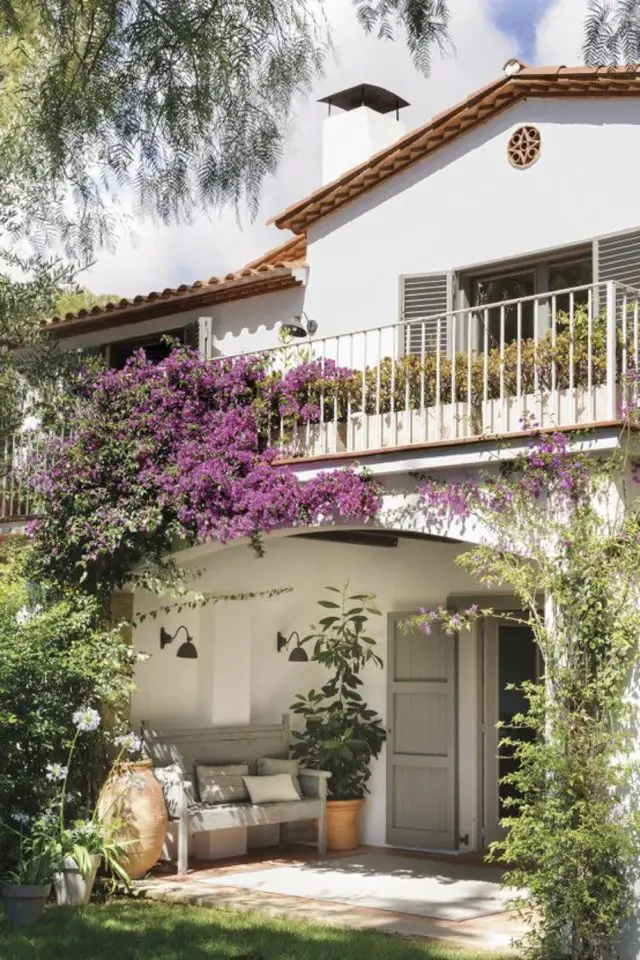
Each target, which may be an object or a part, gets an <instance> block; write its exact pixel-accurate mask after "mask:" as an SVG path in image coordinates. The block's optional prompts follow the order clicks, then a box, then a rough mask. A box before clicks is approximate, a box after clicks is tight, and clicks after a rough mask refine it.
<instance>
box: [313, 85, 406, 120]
mask: <svg viewBox="0 0 640 960" xmlns="http://www.w3.org/2000/svg"><path fill="white" fill-rule="evenodd" d="M318 103H328V104H329V109H331V107H338V108H339V109H340V110H355V109H357V107H369V109H370V110H375V111H376V112H377V113H391V111H392V110H400V109H402V107H408V106H409V102H408V101H407V100H403V99H402V97H399V96H398V95H397V94H396V93H392V92H391V90H385V88H384V87H376V86H375V85H374V84H372V83H359V84H358V85H357V86H355V87H349V89H348V90H340V91H339V92H338V93H332V94H330V95H329V96H328V97H320V99H319V100H318Z"/></svg>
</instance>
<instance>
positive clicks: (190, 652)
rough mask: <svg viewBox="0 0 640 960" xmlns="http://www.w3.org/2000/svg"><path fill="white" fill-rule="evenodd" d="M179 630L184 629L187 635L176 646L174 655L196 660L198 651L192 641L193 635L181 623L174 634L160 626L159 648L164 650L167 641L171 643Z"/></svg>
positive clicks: (183, 658)
mask: <svg viewBox="0 0 640 960" xmlns="http://www.w3.org/2000/svg"><path fill="white" fill-rule="evenodd" d="M181 630H184V632H185V634H186V635H187V639H186V640H185V641H184V643H181V644H180V646H179V647H178V652H177V653H176V657H180V658H181V659H182V660H197V659H198V651H197V650H196V646H195V644H194V642H193V637H192V636H191V634H190V633H189V631H188V630H187V628H186V627H185V626H183V625H181V626H179V627H178V629H177V630H176V632H175V633H174V634H170V633H169V631H168V630H165V628H164V627H160V649H161V650H164V648H165V647H166V646H167V644H168V643H173V641H174V640H175V638H176V637H177V636H178V634H179V633H180V631H181Z"/></svg>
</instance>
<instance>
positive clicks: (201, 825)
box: [142, 714, 331, 874]
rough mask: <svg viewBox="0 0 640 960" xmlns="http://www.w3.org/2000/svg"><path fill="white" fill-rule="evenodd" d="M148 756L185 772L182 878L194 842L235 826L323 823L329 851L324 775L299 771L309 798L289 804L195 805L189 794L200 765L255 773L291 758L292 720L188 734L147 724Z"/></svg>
mask: <svg viewBox="0 0 640 960" xmlns="http://www.w3.org/2000/svg"><path fill="white" fill-rule="evenodd" d="M142 742H143V751H144V753H145V755H146V756H148V757H149V758H150V759H151V760H152V762H153V765H154V767H165V766H168V765H169V764H172V763H176V764H178V766H179V767H180V770H181V771H182V789H181V793H180V797H181V802H180V808H179V816H178V817H177V821H178V873H179V874H184V873H186V872H187V864H188V858H189V839H190V837H191V835H192V834H194V833H199V832H201V831H205V830H229V829H232V828H234V827H255V826H263V825H264V824H279V825H281V824H284V823H294V822H295V821H300V820H317V821H318V841H317V846H318V851H319V852H320V854H325V853H326V850H327V781H328V779H329V777H330V776H331V774H330V773H327V772H326V771H324V770H306V769H301V770H300V771H299V780H300V787H301V790H302V794H303V797H302V799H301V800H298V801H291V802H287V803H262V804H252V803H250V802H241V803H237V802H236V803H219V804H202V803H195V804H194V803H191V805H189V797H188V793H187V790H189V789H191V791H192V795H193V787H192V785H193V783H194V781H195V779H196V776H195V766H196V763H198V764H213V765H216V766H219V765H223V764H230V763H248V764H249V765H250V772H251V773H255V770H254V769H253V767H254V766H255V763H256V761H257V760H260V759H261V758H262V757H284V758H287V757H289V716H288V714H285V715H284V716H283V718H282V722H281V723H273V724H265V725H261V726H258V725H255V724H254V725H250V726H234V727H201V728H192V729H186V730H153V729H151V727H149V725H148V724H147V723H146V722H144V723H143V724H142Z"/></svg>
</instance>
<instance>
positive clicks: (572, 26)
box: [536, 0, 588, 66]
mask: <svg viewBox="0 0 640 960" xmlns="http://www.w3.org/2000/svg"><path fill="white" fill-rule="evenodd" d="M587 4H588V0H555V2H554V3H553V4H552V5H551V6H550V7H549V8H548V9H547V11H546V13H545V14H544V15H543V16H542V18H541V20H540V22H539V23H538V27H537V30H536V61H537V63H544V64H547V65H552V64H563V65H564V66H575V64H578V63H582V37H583V31H584V21H585V17H586V13H587Z"/></svg>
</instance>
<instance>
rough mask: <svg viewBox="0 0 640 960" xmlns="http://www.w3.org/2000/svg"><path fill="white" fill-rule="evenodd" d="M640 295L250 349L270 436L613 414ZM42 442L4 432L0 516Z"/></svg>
mask: <svg viewBox="0 0 640 960" xmlns="http://www.w3.org/2000/svg"><path fill="white" fill-rule="evenodd" d="M639 302H640V291H637V290H635V289H633V288H631V287H627V286H625V285H623V284H619V283H614V282H608V283H606V284H593V285H589V286H582V287H574V288H571V289H567V290H558V291H555V292H553V293H545V294H540V295H536V296H532V297H525V298H521V299H518V300H509V301H501V302H500V303H494V304H483V305H482V306H480V307H474V308H472V309H471V308H466V309H462V310H457V311H453V312H451V313H447V314H442V315H437V316H429V317H424V318H417V319H412V320H411V322H410V323H398V324H390V325H388V326H385V327H376V328H370V329H364V330H360V331H357V332H352V333H344V334H340V335H338V336H335V337H325V338H321V339H316V340H312V341H307V340H304V341H302V342H295V343H292V344H287V345H284V346H278V347H274V348H272V349H270V350H266V351H260V352H259V353H256V354H243V356H245V357H247V356H250V357H255V358H256V359H257V360H258V362H260V363H263V364H264V369H265V371H266V380H265V386H264V389H265V405H264V406H265V411H266V412H265V414H264V429H263V434H264V442H265V444H267V445H271V446H276V447H279V448H280V449H281V451H282V458H283V459H285V460H295V459H302V458H305V459H312V458H317V457H323V456H326V455H331V454H333V455H338V456H343V457H346V458H348V457H351V456H354V457H358V456H361V455H363V454H367V453H373V452H376V451H378V450H387V451H389V450H391V449H393V448H408V447H409V448H410V447H416V446H421V445H422V446H424V445H430V444H443V443H448V444H452V445H455V444H456V443H457V442H460V441H469V440H473V439H479V438H483V437H500V436H505V435H508V434H512V433H517V432H519V431H521V430H523V429H524V428H526V427H531V426H539V427H541V428H553V427H574V426H576V427H577V426H595V425H598V424H606V423H612V422H615V421H617V420H619V419H620V417H621V415H622V411H623V410H624V409H625V407H626V406H627V404H629V403H632V402H635V400H636V399H637V391H638V385H637V382H636V380H635V379H634V377H635V376H636V375H637V374H638V371H639V366H640V356H639V355H640V345H639V334H640V331H639V322H638V321H639ZM233 359H234V358H232V357H218V358H215V359H214V360H212V361H211V362H212V363H229V362H231V361H232V360H233ZM274 384H275V385H276V388H277V389H276V390H275V391H274V389H273V388H274ZM283 385H286V390H284V391H283V389H282V387H283ZM41 445H42V438H41V437H40V436H38V435H37V434H36V433H34V432H23V433H21V434H16V435H14V436H13V437H10V438H8V439H7V441H6V442H5V448H4V469H3V472H2V474H1V475H0V521H1V522H4V523H7V522H8V521H11V520H14V521H19V520H20V519H21V518H24V517H26V516H29V515H32V514H33V512H34V505H33V497H32V494H31V493H30V479H31V473H32V470H33V467H32V464H33V456H32V454H33V453H34V452H37V451H38V450H39V449H40V447H41Z"/></svg>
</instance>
